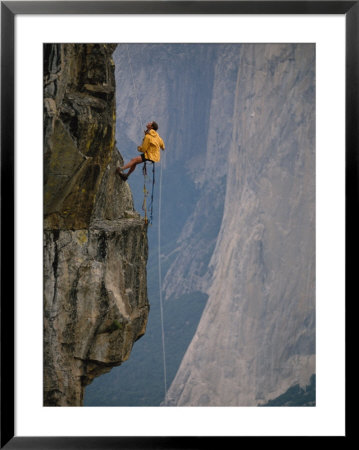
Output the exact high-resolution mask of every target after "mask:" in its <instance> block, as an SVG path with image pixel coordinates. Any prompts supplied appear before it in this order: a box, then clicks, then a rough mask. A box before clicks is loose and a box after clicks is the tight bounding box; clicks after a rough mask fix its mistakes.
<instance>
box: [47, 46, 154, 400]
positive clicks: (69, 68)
mask: <svg viewBox="0 0 359 450" xmlns="http://www.w3.org/2000/svg"><path fill="white" fill-rule="evenodd" d="M115 47H116V46H115V45H105V44H101V45H95V44H64V45H60V44H47V45H45V46H44V405H45V406H76V405H82V400H83V389H84V386H86V385H87V384H89V383H90V382H91V381H92V380H93V378H94V377H96V376H99V375H101V374H103V373H106V372H108V371H109V370H110V369H111V368H112V367H114V366H118V365H120V364H121V363H122V362H123V361H125V360H126V359H127V358H128V357H129V354H130V352H131V349H132V346H133V343H134V342H135V341H136V340H137V339H138V338H139V337H141V336H142V335H143V334H144V332H145V329H146V324H147V317H148V310H149V304H148V299H147V287H146V263H147V256H148V245H147V229H146V225H145V223H144V221H143V219H141V217H140V216H139V214H137V213H136V212H135V211H134V208H133V200H132V194H131V191H130V188H129V186H128V184H127V183H124V182H122V181H121V180H120V179H119V178H118V177H117V176H116V174H115V169H116V166H118V165H119V164H122V162H123V161H122V157H121V155H120V154H119V152H118V151H117V150H116V148H115V131H114V130H115V98H114V95H115V80H114V63H113V61H112V53H113V51H114V49H115Z"/></svg>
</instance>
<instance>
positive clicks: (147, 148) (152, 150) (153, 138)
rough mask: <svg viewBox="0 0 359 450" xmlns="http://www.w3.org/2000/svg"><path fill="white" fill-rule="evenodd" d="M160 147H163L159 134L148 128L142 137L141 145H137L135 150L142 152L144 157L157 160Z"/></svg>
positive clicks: (159, 156)
mask: <svg viewBox="0 0 359 450" xmlns="http://www.w3.org/2000/svg"><path fill="white" fill-rule="evenodd" d="M160 148H162V150H164V149H165V144H164V142H163V140H162V138H161V136H160V135H159V134H158V133H157V132H156V131H155V130H150V131H149V132H148V133H147V134H146V135H145V137H144V138H143V141H142V145H141V146H139V147H137V150H138V151H139V152H142V153H144V154H145V158H146V159H150V160H151V161H154V162H158V161H159V160H160V159H161V155H160Z"/></svg>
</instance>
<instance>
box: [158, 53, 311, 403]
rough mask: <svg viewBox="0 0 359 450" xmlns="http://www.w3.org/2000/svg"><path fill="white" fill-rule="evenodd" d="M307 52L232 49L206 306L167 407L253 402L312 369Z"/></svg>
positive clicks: (303, 379)
mask: <svg viewBox="0 0 359 450" xmlns="http://www.w3.org/2000/svg"><path fill="white" fill-rule="evenodd" d="M314 67H315V53H314V46H312V45H279V44H278V45H243V46H241V51H240V63H239V66H238V73H237V83H236V87H235V90H234V95H233V116H232V120H231V122H230V123H231V126H230V129H231V144H230V146H229V152H228V165H227V181H226V190H225V192H226V193H225V200H224V211H223V217H222V223H221V228H220V231H219V234H218V237H217V240H216V246H215V249H214V252H213V254H212V257H211V260H210V264H209V271H210V273H211V274H212V277H211V279H210V284H209V286H208V291H207V292H208V294H209V299H208V302H207V305H206V308H205V310H204V313H203V315H202V318H201V321H200V324H199V326H198V329H197V331H196V334H195V336H194V339H193V340H192V342H191V345H190V346H189V348H188V350H187V352H186V354H185V356H184V358H183V360H182V363H181V365H180V368H179V370H178V372H177V375H176V377H175V379H174V381H173V383H172V385H171V387H170V389H169V391H168V394H167V399H166V403H165V404H167V405H177V406H256V405H261V404H264V403H265V402H267V401H268V400H270V399H273V398H276V397H277V396H279V395H280V394H282V393H283V392H285V391H286V390H287V389H288V388H290V387H291V386H294V385H296V384H299V385H300V386H306V385H309V383H310V377H311V375H312V374H314V373H315V85H314V82H315V74H314Z"/></svg>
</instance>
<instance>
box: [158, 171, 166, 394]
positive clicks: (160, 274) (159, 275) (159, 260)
mask: <svg viewBox="0 0 359 450" xmlns="http://www.w3.org/2000/svg"><path fill="white" fill-rule="evenodd" d="M161 204H162V164H161V168H160V182H159V202H158V284H159V291H160V311H161V334H162V356H163V378H164V387H165V400H166V396H167V370H166V347H165V329H164V315H163V300H162V267H161Z"/></svg>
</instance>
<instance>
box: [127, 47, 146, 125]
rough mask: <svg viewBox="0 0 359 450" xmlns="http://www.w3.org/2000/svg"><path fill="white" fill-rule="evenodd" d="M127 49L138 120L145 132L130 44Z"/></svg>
mask: <svg viewBox="0 0 359 450" xmlns="http://www.w3.org/2000/svg"><path fill="white" fill-rule="evenodd" d="M126 48H127V56H128V62H129V65H130V70H131V77H132V84H133V92H134V94H135V99H136V104H137V105H136V106H137V119H138V120H139V122H140V126H141V129H142V130H144V125H143V122H142V119H141V114H140V103H139V101H138V97H137V89H136V85H135V77H134V76H133V70H132V64H131V58H130V52H129V50H128V44H127V45H126Z"/></svg>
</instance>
